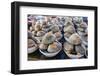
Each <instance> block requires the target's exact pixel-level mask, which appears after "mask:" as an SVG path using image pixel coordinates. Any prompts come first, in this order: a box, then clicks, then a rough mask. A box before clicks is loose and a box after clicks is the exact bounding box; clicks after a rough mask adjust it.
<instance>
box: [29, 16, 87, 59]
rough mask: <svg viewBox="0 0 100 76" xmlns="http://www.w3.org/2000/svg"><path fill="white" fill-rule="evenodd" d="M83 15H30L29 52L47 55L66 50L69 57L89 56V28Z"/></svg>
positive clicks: (54, 54)
mask: <svg viewBox="0 0 100 76" xmlns="http://www.w3.org/2000/svg"><path fill="white" fill-rule="evenodd" d="M87 27H88V25H87V23H86V22H85V21H84V20H83V17H71V16H69V17H68V16H36V15H35V16H34V15H29V16H28V53H29V54H30V53H33V52H35V51H36V50H37V49H38V50H39V51H40V52H41V53H42V54H43V55H45V56H46V57H53V56H56V55H57V54H58V53H59V52H60V51H62V50H63V51H64V52H65V53H66V55H67V56H68V57H69V58H81V57H83V56H84V55H85V56H87V47H88V45H87V44H88V41H87V38H88V30H87Z"/></svg>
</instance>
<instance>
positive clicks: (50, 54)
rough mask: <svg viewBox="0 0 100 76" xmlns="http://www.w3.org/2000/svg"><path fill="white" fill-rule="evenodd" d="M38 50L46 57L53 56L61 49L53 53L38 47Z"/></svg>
mask: <svg viewBox="0 0 100 76" xmlns="http://www.w3.org/2000/svg"><path fill="white" fill-rule="evenodd" d="M39 51H40V52H41V53H42V54H43V55H44V56H46V57H54V56H56V55H57V54H58V53H59V52H60V51H61V49H60V50H59V51H57V52H54V53H49V52H44V51H42V50H41V49H39Z"/></svg>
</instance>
